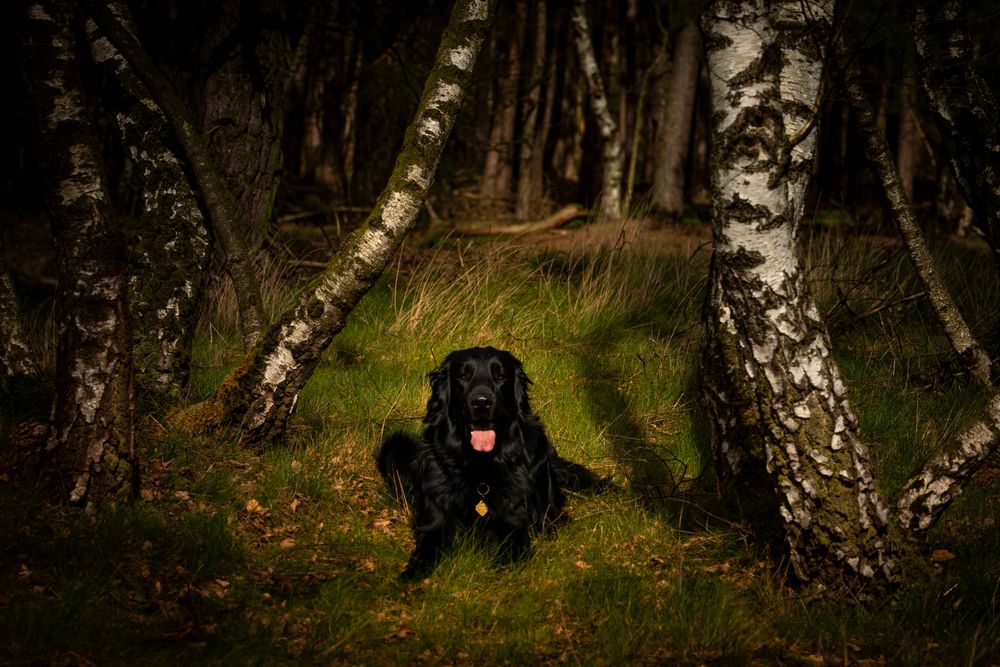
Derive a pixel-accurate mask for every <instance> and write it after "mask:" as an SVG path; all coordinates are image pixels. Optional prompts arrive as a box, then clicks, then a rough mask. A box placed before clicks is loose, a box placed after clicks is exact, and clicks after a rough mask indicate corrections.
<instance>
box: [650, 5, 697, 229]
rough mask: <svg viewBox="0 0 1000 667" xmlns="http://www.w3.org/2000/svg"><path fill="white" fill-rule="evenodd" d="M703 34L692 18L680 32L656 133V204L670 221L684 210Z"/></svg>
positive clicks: (654, 176)
mask: <svg viewBox="0 0 1000 667" xmlns="http://www.w3.org/2000/svg"><path fill="white" fill-rule="evenodd" d="M700 50H701V36H700V34H699V31H698V26H697V24H696V23H695V22H694V21H692V22H691V23H688V24H687V25H685V26H684V28H682V29H681V31H680V32H679V33H678V34H677V38H676V41H675V43H674V48H673V67H672V68H671V71H670V81H669V84H668V86H669V89H668V91H667V100H666V105H665V107H664V109H663V111H664V114H663V120H662V122H661V123H660V125H659V131H658V132H657V135H656V144H657V150H656V157H657V158H658V159H657V160H656V161H655V163H654V164H655V167H654V172H653V191H652V202H653V206H654V207H655V208H656V209H657V210H659V211H662V212H663V214H664V215H665V216H666V217H667V218H668V219H670V220H678V219H680V217H681V214H682V213H683V212H684V185H685V184H684V166H685V164H686V163H687V157H688V147H689V146H690V144H691V124H692V122H693V119H694V100H695V93H696V92H697V90H698V70H699V68H700V67H701V59H700V57H699V52H700Z"/></svg>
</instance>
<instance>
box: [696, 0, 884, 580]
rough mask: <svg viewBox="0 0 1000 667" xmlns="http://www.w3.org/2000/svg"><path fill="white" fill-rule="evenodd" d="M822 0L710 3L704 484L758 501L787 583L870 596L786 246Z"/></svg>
mask: <svg viewBox="0 0 1000 667" xmlns="http://www.w3.org/2000/svg"><path fill="white" fill-rule="evenodd" d="M832 5H833V2H832V0H828V1H817V2H799V1H797V0H796V1H789V2H763V0H761V1H758V2H745V3H741V2H727V1H719V2H715V3H713V4H712V6H711V7H710V8H709V10H708V12H707V14H706V15H705V18H704V28H705V36H706V47H707V54H708V66H709V73H710V82H711V92H712V109H713V116H712V122H713V134H714V155H713V158H714V159H713V163H714V169H713V178H712V188H713V239H714V252H713V259H712V268H711V275H710V278H709V294H708V297H707V301H706V305H705V314H704V318H705V343H704V349H703V373H702V377H703V390H704V396H705V400H706V404H707V407H708V409H709V414H710V417H711V421H712V426H713V442H714V445H715V448H716V458H717V461H718V464H719V468H720V475H721V477H722V479H723V481H724V483H727V484H730V485H731V488H732V490H733V493H735V494H736V495H737V496H738V497H739V498H742V499H746V498H747V497H748V496H752V495H757V496H758V497H765V498H770V499H773V502H774V503H775V505H776V506H775V505H771V506H770V507H765V512H766V511H773V513H772V514H770V515H768V514H764V515H762V519H763V520H764V521H769V522H770V523H771V524H772V525H773V524H774V523H775V521H776V520H777V524H778V526H779V529H780V534H781V536H782V539H783V541H784V545H785V549H786V551H787V554H788V558H789V563H790V565H791V569H792V572H793V574H794V575H795V578H796V579H797V580H798V581H799V582H800V583H802V584H804V585H807V586H809V587H811V588H812V589H814V590H821V591H822V590H827V591H835V592H838V593H840V592H845V591H849V592H851V593H852V594H868V593H878V592H880V591H882V590H884V589H885V588H887V587H888V586H889V585H890V584H891V583H892V582H893V581H894V580H895V579H896V576H897V572H896V570H897V553H896V552H897V545H896V544H895V542H894V541H893V540H892V539H891V537H890V534H889V519H890V516H889V511H888V508H887V507H886V505H885V504H884V503H883V501H882V498H881V496H880V494H879V491H878V489H877V487H876V485H875V480H874V478H873V475H872V472H871V466H870V463H869V456H868V451H867V449H866V447H865V446H864V443H863V442H862V441H861V439H860V437H859V434H858V422H857V418H856V417H855V415H854V413H853V411H852V409H851V407H850V404H849V402H848V398H847V388H846V386H845V384H844V381H843V379H842V377H841V374H840V371H839V369H838V367H837V365H836V363H835V362H834V360H833V358H832V356H831V354H830V342H829V337H828V335H827V332H826V329H825V326H824V325H823V322H822V321H821V319H820V315H819V312H818V310H817V308H816V306H815V303H814V301H813V299H812V296H811V295H810V294H809V291H808V286H807V283H806V280H805V276H804V274H803V270H802V262H801V259H800V256H799V252H798V248H797V237H798V228H799V223H800V221H801V218H802V212H803V207H804V201H805V199H804V197H805V189H806V185H807V183H808V179H809V176H810V173H811V168H812V162H813V157H814V154H815V149H816V134H817V133H816V130H815V127H814V125H815V123H814V117H813V109H814V107H815V105H816V100H817V97H818V95H819V84H820V80H821V70H822V56H823V54H822V52H821V50H820V45H821V44H825V43H826V38H827V36H828V35H829V30H830V20H831V16H832Z"/></svg>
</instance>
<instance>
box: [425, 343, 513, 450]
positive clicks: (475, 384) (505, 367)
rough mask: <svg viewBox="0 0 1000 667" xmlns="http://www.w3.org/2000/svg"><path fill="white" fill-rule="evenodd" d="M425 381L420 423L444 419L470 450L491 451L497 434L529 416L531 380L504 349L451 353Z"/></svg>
mask: <svg viewBox="0 0 1000 667" xmlns="http://www.w3.org/2000/svg"><path fill="white" fill-rule="evenodd" d="M430 380H431V398H430V400H429V401H428V402H427V415H426V416H425V417H424V422H425V423H427V424H429V425H432V426H434V425H438V424H441V423H443V422H444V421H445V420H448V421H449V422H450V423H451V426H452V427H453V430H455V431H456V432H459V433H460V434H461V435H462V438H463V441H464V442H467V443H468V444H469V445H470V446H471V448H472V450H473V451H475V452H479V453H482V454H488V453H491V452H493V451H494V449H495V448H496V447H497V445H498V437H497V435H498V434H503V433H505V432H506V431H507V430H508V429H509V427H510V425H511V424H512V423H513V422H515V421H525V420H526V419H528V418H530V417H531V416H532V415H531V407H530V405H529V404H528V385H529V384H530V383H531V380H529V379H528V376H527V375H526V374H525V372H524V368H523V367H522V366H521V362H520V361H518V360H517V359H516V358H515V357H514V355H512V354H511V353H509V352H505V351H503V350H497V349H494V348H492V347H473V348H469V349H467V350H458V351H455V352H452V353H451V354H449V355H448V356H447V357H445V360H444V362H442V364H441V366H440V367H439V368H438V369H437V370H435V371H434V372H432V373H431V374H430ZM500 440H502V435H501V438H500Z"/></svg>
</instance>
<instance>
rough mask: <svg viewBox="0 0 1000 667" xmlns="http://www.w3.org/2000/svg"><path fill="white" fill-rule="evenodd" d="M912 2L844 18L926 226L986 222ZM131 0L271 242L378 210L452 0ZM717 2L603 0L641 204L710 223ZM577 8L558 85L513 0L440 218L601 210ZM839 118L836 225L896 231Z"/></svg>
mask: <svg viewBox="0 0 1000 667" xmlns="http://www.w3.org/2000/svg"><path fill="white" fill-rule="evenodd" d="M19 4H20V3H8V4H6V5H5V6H4V8H3V9H2V10H0V11H2V12H3V16H2V25H3V30H4V32H5V35H4V38H3V40H2V45H3V46H2V48H3V50H4V51H5V53H4V57H3V62H5V63H8V65H11V64H14V63H18V62H19V60H18V53H19V40H18V36H17V30H18V25H19V22H20V21H21V18H20V17H19V16H18V7H19ZM908 5H909V3H903V2H875V3H852V5H851V7H850V8H849V11H848V12H846V16H847V22H846V24H845V28H844V29H845V30H846V31H848V32H849V33H850V34H851V35H852V37H853V43H854V44H856V45H858V46H857V53H856V57H857V59H858V61H859V63H860V65H861V72H862V75H863V79H864V84H865V86H866V89H867V91H868V93H869V99H870V101H871V102H872V105H873V106H874V107H875V110H876V113H877V117H878V120H879V124H880V125H881V127H882V128H883V130H884V132H885V134H886V136H887V138H888V139H889V141H890V144H891V145H892V146H893V148H894V150H895V153H896V157H897V166H898V168H899V170H900V174H901V176H902V179H903V181H904V183H905V184H907V187H908V189H909V190H910V191H911V192H912V198H913V203H914V206H915V207H916V209H917V211H918V214H919V216H920V219H921V221H922V222H923V223H924V224H925V225H926V226H927V228H928V230H929V231H931V232H933V233H943V234H952V233H961V234H969V233H974V231H972V228H970V226H969V222H970V219H969V213H968V211H967V208H966V207H965V205H964V203H963V201H962V199H961V196H960V195H959V194H958V191H957V189H956V187H955V183H954V179H953V178H952V176H951V175H950V173H949V167H948V161H947V158H946V156H944V155H943V154H942V146H941V139H940V137H939V136H938V133H937V131H936V128H935V124H934V122H933V120H932V118H931V117H930V115H929V113H928V112H927V108H926V106H927V105H926V101H925V99H924V96H923V94H922V91H921V87H920V83H919V77H918V72H917V71H916V57H915V54H914V47H913V40H912V35H911V34H910V31H909V28H908V25H909V22H908V18H907V16H908V12H909V11H910V7H909V6H908ZM130 7H131V10H132V13H133V15H134V18H135V21H136V24H137V26H138V30H139V34H140V38H141V42H142V45H143V46H144V48H145V49H146V50H147V51H148V53H149V54H150V56H151V57H152V58H153V60H154V61H155V63H156V64H157V65H158V66H159V67H160V68H161V69H162V71H163V72H164V73H165V74H166V76H167V78H168V79H169V80H170V82H171V83H172V84H173V86H174V87H175V89H176V91H177V93H178V94H179V95H180V96H181V98H182V99H183V101H184V102H185V103H186V104H187V105H188V107H189V108H190V109H191V110H192V112H193V114H194V116H195V118H197V119H199V121H200V123H201V124H202V130H203V132H204V133H205V135H206V136H207V137H209V142H210V145H211V146H212V148H213V150H214V153H215V155H216V156H217V157H218V159H219V160H220V162H221V163H222V166H223V169H224V170H225V171H226V172H227V173H228V177H229V180H230V183H231V184H232V185H233V187H234V189H235V191H236V192H237V193H240V194H242V195H243V196H241V197H239V199H240V200H241V201H242V202H243V203H242V206H243V207H245V209H246V213H247V215H245V216H243V220H244V221H245V222H246V224H247V225H250V226H251V228H250V229H246V230H245V233H246V234H247V237H248V238H249V239H250V240H251V242H252V245H255V246H256V247H264V248H267V247H268V241H269V239H271V238H272V237H273V234H274V231H275V229H276V227H277V225H278V224H279V223H280V222H281V221H289V220H294V221H297V222H300V223H315V224H335V225H337V226H338V227H340V228H341V229H343V230H344V231H346V230H347V229H349V228H350V227H351V226H352V225H353V224H357V222H358V221H359V220H360V219H362V218H363V217H364V213H365V212H366V211H367V210H368V209H369V208H370V207H371V206H372V204H373V202H374V198H375V197H376V195H377V194H378V193H379V192H380V191H381V189H382V187H383V185H384V184H385V181H386V179H387V177H388V174H389V173H390V171H391V169H392V166H393V163H394V161H395V158H396V153H397V150H398V147H399V145H400V143H401V140H402V134H403V131H404V129H405V127H406V123H407V121H408V120H409V118H410V116H411V115H412V111H413V109H414V108H415V106H416V103H417V100H418V98H419V95H420V91H421V87H422V83H423V81H424V79H425V78H426V75H427V72H428V69H429V67H430V64H431V62H432V60H433V57H434V53H435V50H436V48H437V44H438V37H439V35H440V32H441V30H442V29H443V27H444V24H445V23H446V21H447V15H448V12H449V10H450V3H448V2H443V1H441V2H433V1H432V2H414V3H397V2H381V1H379V0H374V1H372V2H333V3H297V2H263V1H262V2H233V1H226V2H209V3H206V2H180V1H171V2H134V3H130ZM700 9H701V7H700V5H698V4H697V3H684V2H644V1H641V0H620V1H617V0H616V1H611V2H598V3H590V6H589V11H590V19H591V25H592V26H594V28H593V30H592V32H593V40H594V45H595V49H596V52H597V53H598V56H599V65H600V67H601V70H602V74H603V77H604V79H605V82H606V84H605V85H606V88H607V89H608V98H609V100H610V104H611V108H612V112H613V116H614V117H615V118H616V120H617V121H618V123H619V127H620V130H619V140H620V142H621V144H622V154H623V156H624V160H623V164H624V167H625V171H626V174H628V173H629V170H630V169H634V172H633V175H632V176H630V177H628V178H630V179H631V183H632V184H633V189H634V194H633V197H632V200H631V203H632V206H633V209H634V211H638V212H640V213H642V214H648V215H651V216H653V217H657V216H659V217H660V219H663V220H669V219H676V218H678V217H680V216H684V217H685V218H687V219H689V220H695V219H699V218H700V219H703V220H704V219H706V218H707V211H708V198H709V186H708V177H709V168H708V159H709V154H710V147H709V145H708V141H709V139H708V130H707V127H708V113H709V109H708V102H707V99H706V97H707V81H706V74H705V70H704V65H703V58H702V57H701V54H700V48H701V47H700V44H699V43H698V42H697V41H694V40H687V41H685V40H683V39H680V35H681V33H682V32H683V31H684V30H685V28H690V27H691V26H692V22H696V21H697V17H698V14H699V11H700ZM568 13H569V5H568V3H549V6H548V12H547V21H546V26H545V32H544V45H543V47H544V54H542V55H543V56H544V57H543V59H542V60H541V61H540V62H541V63H542V68H541V78H540V80H539V79H534V80H533V78H532V77H533V76H536V77H537V76H538V74H537V73H535V74H533V70H532V68H533V67H537V66H536V65H535V64H534V63H535V60H536V52H535V51H536V49H537V48H538V46H537V37H536V24H535V22H536V21H537V16H538V12H537V11H536V8H535V6H534V3H529V2H526V1H520V2H505V3H501V6H500V8H499V13H498V16H497V21H496V25H495V27H494V30H493V31H492V34H491V36H490V38H489V41H488V43H487V45H486V46H485V48H484V52H483V54H482V57H481V58H480V62H479V64H478V66H477V68H476V74H475V81H474V85H473V89H472V91H471V94H470V96H469V98H468V101H467V103H466V104H465V105H464V108H463V110H462V112H461V117H460V119H459V121H458V124H457V125H456V128H455V131H454V133H453V135H452V138H451V140H450V142H449V144H448V146H447V148H446V152H445V155H444V157H443V160H442V163H441V167H440V170H439V173H438V175H437V178H436V181H435V184H434V186H433V189H432V191H431V195H430V197H429V202H428V205H427V206H426V207H425V211H424V213H423V214H422V225H423V226H424V227H426V226H427V225H429V224H430V223H431V222H436V221H443V222H444V223H445V224H449V223H455V222H467V221H471V220H476V219H480V220H481V219H491V220H500V219H511V220H514V219H521V220H529V219H539V218H543V217H544V216H545V215H547V214H549V213H551V212H553V211H554V210H555V209H557V208H558V207H559V206H561V205H563V204H566V203H569V202H577V203H581V204H583V205H585V206H591V205H592V204H593V203H594V201H595V199H596V197H597V196H598V195H599V193H600V190H601V183H600V155H599V149H598V146H597V143H598V137H597V133H596V129H595V126H594V122H593V119H592V114H591V112H590V108H589V105H588V103H587V98H586V88H585V82H584V80H583V78H582V76H581V74H580V68H579V64H578V59H577V56H576V52H575V47H574V44H573V39H572V31H571V26H570V24H569V21H568ZM997 22H998V17H997V8H996V6H995V5H994V4H993V3H987V2H977V3H969V5H968V27H969V29H970V35H971V37H972V40H973V47H974V53H975V56H976V59H977V64H978V65H979V70H980V72H981V73H982V75H983V76H984V77H985V79H986V80H987V81H989V82H990V84H992V85H993V87H994V89H995V84H996V83H997V77H998V74H997V71H998V68H997V67H996V61H997V58H998V54H997V48H996V42H995V40H994V39H993V38H994V35H995V31H996V27H997ZM685 48H687V49H691V48H694V49H695V57H696V58H698V63H699V65H700V67H699V70H698V73H697V79H696V81H695V82H694V83H695V86H694V88H693V95H694V100H693V104H691V106H690V108H691V114H692V115H691V119H690V131H689V132H688V139H687V142H686V145H685V146H676V145H675V146H673V147H671V148H670V150H674V151H676V150H681V151H683V153H684V159H683V162H682V164H683V173H682V174H681V175H680V176H681V178H682V179H683V182H682V183H681V184H679V187H680V188H681V191H682V193H683V203H684V208H683V210H681V211H678V210H676V209H675V210H668V209H665V208H664V206H663V205H662V202H660V201H657V197H655V196H654V193H653V190H654V178H655V177H656V176H657V161H658V160H660V159H664V157H663V154H664V151H658V149H657V146H658V144H657V136H658V133H660V132H662V131H663V130H662V128H663V127H664V123H665V122H666V119H665V114H666V113H667V111H666V110H667V108H668V106H669V102H670V99H669V98H670V97H671V96H672V95H683V94H685V93H684V91H683V89H681V87H676V88H672V87H671V86H670V81H671V79H670V77H671V75H672V66H673V65H674V64H675V63H676V62H677V61H678V60H680V59H682V58H684V57H685V54H683V53H680V50H682V49H685ZM87 74H88V81H87V85H88V91H87V92H88V102H89V104H90V105H91V107H92V109H91V111H92V113H93V118H94V124H95V126H96V128H97V129H98V131H99V134H100V137H101V139H102V150H103V152H104V157H105V159H106V165H107V170H108V173H109V177H110V183H111V192H112V194H113V197H114V202H115V206H116V207H117V208H118V210H119V211H120V212H122V213H124V214H126V215H128V214H136V213H138V211H139V210H140V207H141V174H138V173H137V171H136V169H135V168H134V164H133V163H132V161H131V160H130V159H129V156H128V155H126V154H124V152H123V149H122V147H121V141H120V138H119V135H118V131H117V130H116V129H115V127H114V125H113V122H112V121H111V119H110V116H111V114H113V113H115V112H116V110H117V111H120V110H121V109H120V108H117V109H116V104H118V103H119V102H120V100H121V99H122V97H123V95H122V94H121V91H120V89H119V88H118V87H117V84H116V82H115V81H114V80H113V78H112V77H109V76H107V75H106V74H104V75H102V73H101V72H100V71H96V70H95V69H94V68H93V67H91V68H90V70H89V71H88V72H87ZM2 76H3V77H4V78H3V81H2V85H3V87H4V89H5V90H7V91H9V98H8V100H9V102H8V104H5V105H3V107H2V109H0V114H2V125H0V126H2V127H3V131H2V133H0V140H2V142H3V144H2V153H3V155H4V159H3V161H2V163H0V170H2V171H0V188H2V196H3V212H2V214H3V233H4V236H5V239H6V249H7V250H6V252H7V255H8V259H9V261H10V269H11V271H12V273H13V276H14V278H15V280H16V281H17V283H18V284H19V285H20V286H21V288H23V289H26V290H28V291H29V292H31V291H34V290H36V289H44V287H45V286H51V285H52V284H53V283H54V281H55V275H54V274H53V270H52V267H51V257H50V255H51V253H50V251H48V250H47V247H48V244H47V243H46V240H45V238H46V227H45V225H44V224H40V223H41V222H42V221H43V220H44V217H45V213H44V211H45V206H44V196H43V192H42V190H41V184H42V183H44V179H43V178H41V176H42V175H41V174H40V173H39V169H40V166H39V165H40V164H41V161H40V160H39V155H38V154H37V149H36V148H35V147H34V145H33V141H32V132H31V121H32V118H31V117H30V112H29V110H28V108H27V106H26V105H25V104H23V103H22V102H23V101H24V99H25V88H24V86H25V85H30V81H26V80H25V79H24V78H23V77H22V76H20V73H19V68H18V67H12V66H7V67H4V68H3V70H2ZM535 86H537V89H534V90H533V88H534V87H535ZM640 105H641V108H639V107H640ZM536 107H537V108H536ZM529 114H532V116H531V118H532V119H534V121H535V123H536V126H535V127H537V131H536V130H535V129H534V128H532V133H533V134H535V138H534V141H537V142H538V149H539V150H538V152H539V153H540V155H539V157H540V164H536V165H535V166H533V167H528V166H526V165H527V163H525V162H524V161H523V158H521V157H520V148H521V145H522V142H523V140H524V134H525V128H526V127H527V125H526V122H525V119H526V118H527V117H528V116H529ZM819 127H820V131H821V135H820V149H819V158H818V160H817V162H816V167H815V175H814V178H813V185H812V187H811V195H810V197H811V200H810V204H809V210H811V211H814V212H816V214H817V215H816V217H817V219H820V220H823V221H839V222H844V223H846V224H850V225H855V226H861V227H865V226H869V225H873V224H878V223H879V222H880V221H881V220H882V219H883V218H884V213H885V211H884V207H883V201H882V196H881V194H880V193H881V190H880V188H879V187H877V182H876V180H875V177H874V175H873V172H872V171H871V169H870V167H869V163H868V161H867V159H866V157H865V151H864V147H863V145H862V142H861V140H860V139H859V137H858V136H857V133H856V132H855V129H854V123H853V119H852V117H851V113H850V111H849V109H848V105H847V103H846V102H845V101H844V100H843V99H842V96H841V95H839V93H838V92H837V91H836V90H835V89H832V90H829V91H828V94H827V95H826V96H825V99H824V102H823V109H822V116H821V120H820V122H819ZM538 135H541V137H538ZM234 147H240V148H237V149H236V150H235V151H234ZM274 151H279V152H280V157H279V156H276V155H274ZM251 158H252V159H251ZM490 159H493V160H494V161H495V162H496V164H495V165H494V166H492V167H488V166H487V161H488V160H490ZM536 159H537V158H536ZM247 160H250V161H249V162H247ZM633 162H634V166H633V164H632V163H633ZM529 168H530V170H531V171H530V174H529V177H530V182H529V185H528V188H529V190H530V196H529V198H528V202H529V204H528V206H527V207H522V208H521V209H520V210H518V206H517V193H518V179H519V178H521V177H522V175H521V171H522V170H527V169H529ZM664 178H666V177H664ZM673 180H674V181H676V180H677V178H676V177H674V178H673ZM671 186H672V187H674V188H677V187H678V184H677V183H672V184H671ZM660 199H662V198H660ZM668 206H669V205H668Z"/></svg>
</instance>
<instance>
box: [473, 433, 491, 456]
mask: <svg viewBox="0 0 1000 667" xmlns="http://www.w3.org/2000/svg"><path fill="white" fill-rule="evenodd" d="M496 441H497V433H496V431H473V432H472V448H473V449H474V450H476V451H477V452H491V451H493V445H494V444H495V443H496Z"/></svg>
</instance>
